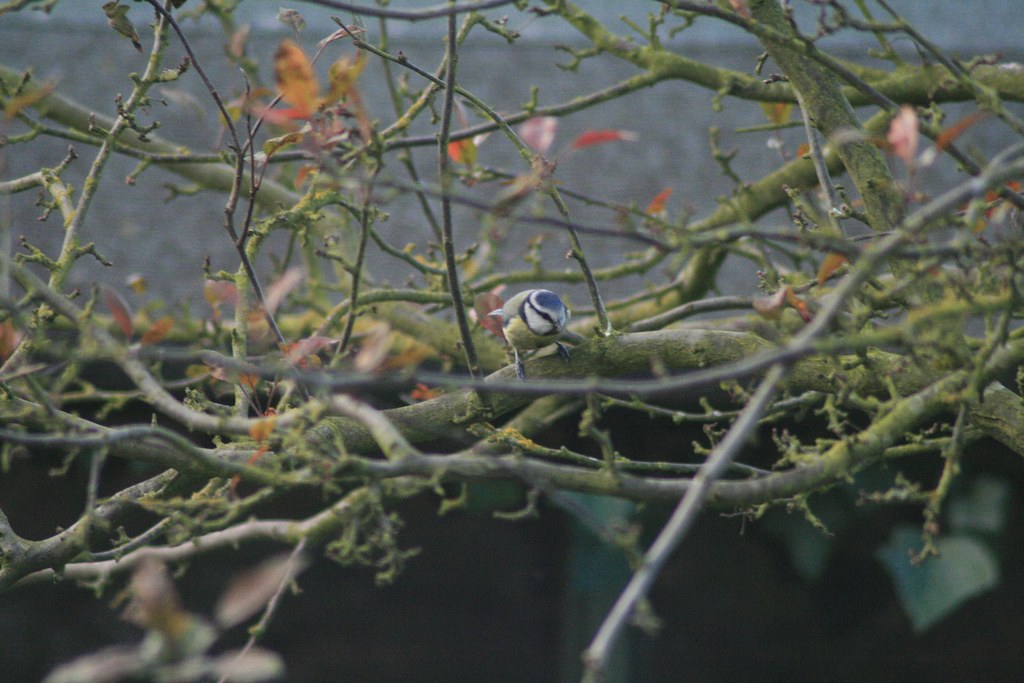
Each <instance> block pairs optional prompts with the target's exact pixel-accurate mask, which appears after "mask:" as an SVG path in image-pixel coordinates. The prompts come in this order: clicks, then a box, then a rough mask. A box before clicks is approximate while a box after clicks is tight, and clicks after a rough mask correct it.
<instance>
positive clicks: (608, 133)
mask: <svg viewBox="0 0 1024 683" xmlns="http://www.w3.org/2000/svg"><path fill="white" fill-rule="evenodd" d="M639 139H640V136H639V135H637V134H636V133H634V132H633V131H630V130H615V129H612V128H607V129H604V130H588V131H586V132H584V133H581V134H580V135H579V136H578V137H577V138H576V139H575V140H573V141H572V145H571V147H572V149H583V148H584V147H593V146H594V145H603V144H606V143H609V142H636V141H637V140H639Z"/></svg>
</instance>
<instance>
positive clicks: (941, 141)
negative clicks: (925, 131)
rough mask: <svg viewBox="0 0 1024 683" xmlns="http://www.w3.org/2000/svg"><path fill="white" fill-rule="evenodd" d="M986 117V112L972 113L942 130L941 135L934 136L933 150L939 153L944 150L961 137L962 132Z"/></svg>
mask: <svg viewBox="0 0 1024 683" xmlns="http://www.w3.org/2000/svg"><path fill="white" fill-rule="evenodd" d="M986 116H988V112H987V111H982V110H978V111H974V112H971V113H970V114H968V115H967V116H965V117H963V118H962V119H960V120H959V121H957V122H956V123H954V124H953V125H952V126H949V127H947V128H944V129H943V130H942V132H941V133H939V134H938V135H936V136H935V148H936V149H938V150H939V151H940V152H941V151H942V150H944V149H946V147H948V146H949V145H950V144H952V143H953V141H954V140H956V139H957V138H958V137H960V136H961V135H963V134H964V131H966V130H967V129H968V128H970V127H971V126H973V125H974V124H975V123H977V122H978V121H980V120H982V119H983V118H985V117H986Z"/></svg>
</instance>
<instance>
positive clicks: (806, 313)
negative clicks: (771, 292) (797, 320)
mask: <svg viewBox="0 0 1024 683" xmlns="http://www.w3.org/2000/svg"><path fill="white" fill-rule="evenodd" d="M784 291H785V292H786V303H787V304H789V305H790V306H792V307H793V308H795V309H796V312H797V313H799V314H800V317H801V318H802V319H803V321H804V322H805V323H809V322H811V311H810V309H809V308H807V302H806V301H804V300H803V299H801V298H800V297H798V296H797V295H796V292H794V291H793V288H792V287H786V289H785V290H784Z"/></svg>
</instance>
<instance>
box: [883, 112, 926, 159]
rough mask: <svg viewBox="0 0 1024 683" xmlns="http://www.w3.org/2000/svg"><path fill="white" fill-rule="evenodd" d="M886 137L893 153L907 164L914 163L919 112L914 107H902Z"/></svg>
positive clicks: (890, 125) (890, 124)
mask: <svg viewBox="0 0 1024 683" xmlns="http://www.w3.org/2000/svg"><path fill="white" fill-rule="evenodd" d="M885 139H886V141H887V142H888V143H889V149H890V151H892V153H893V154H895V155H896V156H897V157H899V158H900V159H901V160H902V161H903V163H904V164H906V165H907V166H912V165H913V163H914V156H915V155H916V154H917V142H918V120H917V112H916V111H914V108H913V107H911V106H910V105H903V106H902V107H900V112H899V113H898V114H897V115H896V116H895V117H894V118H893V120H892V121H891V122H890V123H889V132H888V134H887V135H886V138H885Z"/></svg>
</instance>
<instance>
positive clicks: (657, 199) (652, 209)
mask: <svg viewBox="0 0 1024 683" xmlns="http://www.w3.org/2000/svg"><path fill="white" fill-rule="evenodd" d="M671 196H672V188H671V187H666V188H665V189H664V190H662V191H661V192H659V193H658V194H656V195H654V199H652V200H651V203H650V204H648V205H647V208H646V209H645V210H644V211H645V212H646V213H648V214H650V215H652V216H663V215H665V202H667V201H668V198H669V197H671Z"/></svg>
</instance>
